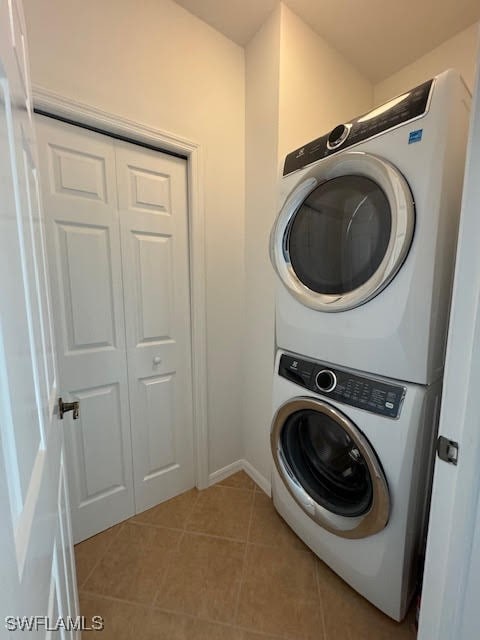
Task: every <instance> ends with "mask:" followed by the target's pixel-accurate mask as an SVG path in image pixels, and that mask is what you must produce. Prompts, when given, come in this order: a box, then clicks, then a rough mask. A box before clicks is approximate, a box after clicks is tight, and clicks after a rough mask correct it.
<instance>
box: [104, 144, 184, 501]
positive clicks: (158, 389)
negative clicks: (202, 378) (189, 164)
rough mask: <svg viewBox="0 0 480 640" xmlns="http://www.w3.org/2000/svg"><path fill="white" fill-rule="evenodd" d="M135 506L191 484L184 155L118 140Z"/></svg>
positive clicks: (119, 202)
mask: <svg viewBox="0 0 480 640" xmlns="http://www.w3.org/2000/svg"><path fill="white" fill-rule="evenodd" d="M115 148H116V162H117V184H118V204H119V212H120V226H121V237H122V265H123V282H124V287H125V294H124V295H125V319H126V330H127V354H128V355H127V360H128V373H129V389H130V407H131V412H132V443H133V467H134V477H135V501H136V508H137V512H140V511H143V510H144V509H147V508H149V507H151V506H153V505H155V504H157V503H158V502H160V501H162V500H166V499H168V498H171V497H172V496H174V495H176V494H178V493H180V492H181V491H184V490H186V489H189V488H191V487H192V486H193V485H194V465H193V427H192V388H191V345H190V303H189V298H190V296H189V264H188V216H187V174H186V161H185V160H183V159H181V158H175V157H172V156H169V155H166V154H162V153H158V152H156V151H150V150H148V149H143V148H139V147H136V146H134V145H131V144H128V143H123V142H118V141H115Z"/></svg>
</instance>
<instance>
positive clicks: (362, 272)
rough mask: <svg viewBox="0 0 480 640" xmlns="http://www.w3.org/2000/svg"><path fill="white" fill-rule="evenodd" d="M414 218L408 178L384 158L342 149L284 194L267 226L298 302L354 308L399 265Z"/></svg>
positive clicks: (381, 286) (276, 257) (325, 307)
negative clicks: (278, 208)
mask: <svg viewBox="0 0 480 640" xmlns="http://www.w3.org/2000/svg"><path fill="white" fill-rule="evenodd" d="M414 221H415V214H414V205H413V198H412V194H411V192H410V189H409V187H408V184H407V182H406V181H405V179H404V178H403V176H402V175H401V174H400V173H399V172H398V171H397V170H396V169H395V168H394V167H393V166H392V165H391V164H390V163H389V162H387V161H386V160H383V159H381V158H379V157H377V156H373V155H370V154H366V153H363V152H344V153H342V154H341V155H339V156H338V157H332V158H328V159H326V160H323V161H321V162H320V163H318V164H317V165H316V166H315V167H314V168H312V170H311V171H310V172H309V173H308V174H307V175H306V176H305V178H304V179H303V180H302V182H301V183H300V184H299V185H297V187H296V188H295V189H294V191H293V192H292V193H291V194H290V196H289V197H288V199H287V201H286V203H285V205H284V206H283V208H282V210H281V211H280V213H279V215H278V218H277V221H276V223H275V226H274V228H273V230H272V235H271V239H270V254H271V259H272V263H273V265H274V267H275V269H276V271H277V273H278V275H279V277H280V278H281V280H282V282H283V284H284V285H285V286H286V287H287V289H288V290H289V291H290V293H291V294H292V295H293V296H294V297H295V298H297V300H299V301H300V302H301V303H302V304H304V305H306V306H308V307H310V308H312V309H317V310H319V311H346V310H347V309H353V308H355V307H358V306H359V305H361V304H364V303H365V302H367V301H368V300H370V299H371V298H373V297H374V296H376V295H377V294H378V293H380V291H382V289H384V288H385V287H386V286H387V284H388V283H389V282H390V281H391V280H392V278H393V277H394V276H395V274H396V273H397V272H398V270H399V268H400V267H401V265H402V263H403V261H404V260H405V258H406V256H407V253H408V250H409V248H410V244H411V242H412V237H413V229H414Z"/></svg>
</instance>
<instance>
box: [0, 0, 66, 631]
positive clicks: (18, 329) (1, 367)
mask: <svg viewBox="0 0 480 640" xmlns="http://www.w3.org/2000/svg"><path fill="white" fill-rule="evenodd" d="M37 176H38V173H37V151H36V148H35V138H34V128H33V122H32V111H31V99H30V90H29V78H28V66H27V49H26V39H25V24H24V19H23V14H22V9H21V4H20V2H19V1H18V0H10V1H8V2H7V1H6V0H0V519H1V526H0V548H1V550H2V563H1V569H0V584H1V587H0V588H1V594H2V595H1V598H0V603H1V604H0V607H1V612H0V619H1V625H2V628H3V629H5V626H6V625H7V627H6V628H7V629H11V630H14V629H16V628H17V626H16V625H18V619H17V618H18V617H24V616H26V617H28V616H33V615H40V616H49V617H50V619H49V621H48V624H50V625H55V624H56V622H57V620H56V618H57V616H76V615H77V612H78V598H77V592H76V580H75V567H74V563H73V554H72V541H71V531H70V521H69V507H68V498H67V490H66V482H65V475H64V464H63V424H62V423H61V422H60V421H59V419H58V413H57V409H56V401H57V375H56V364H55V353H54V345H53V339H52V336H53V330H52V318H51V312H50V300H49V291H48V285H47V268H46V256H45V248H44V222H43V218H42V213H41V207H40V200H39V189H38V184H37ZM6 616H12V618H9V619H8V620H5V617H6ZM3 633H5V634H6V633H7V632H6V631H5V630H4V632H3ZM9 635H10V634H9ZM34 635H35V637H43V638H47V637H51V632H49V631H48V630H46V629H45V628H42V629H41V630H40V631H39V632H38V633H37V634H34ZM56 635H58V634H56ZM75 635H76V632H74V631H67V630H65V629H63V630H62V632H61V637H62V638H67V637H69V638H70V637H74V636H75ZM2 637H3V634H2Z"/></svg>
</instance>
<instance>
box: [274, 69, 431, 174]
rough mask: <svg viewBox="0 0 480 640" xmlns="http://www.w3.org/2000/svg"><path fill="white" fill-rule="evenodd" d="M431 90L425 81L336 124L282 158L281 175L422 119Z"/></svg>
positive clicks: (429, 83)
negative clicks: (360, 114)
mask: <svg viewBox="0 0 480 640" xmlns="http://www.w3.org/2000/svg"><path fill="white" fill-rule="evenodd" d="M432 86H433V80H428V81H427V82H424V83H423V84H421V85H419V86H418V87H415V89H412V90H411V91H408V92H406V93H405V94H403V95H402V96H399V97H398V98H394V99H393V100H390V101H389V102H387V103H386V104H384V105H382V106H381V107H377V108H376V109H374V110H373V111H370V112H369V113H366V114H364V115H362V116H360V117H358V118H355V119H354V120H351V121H350V122H348V123H346V124H339V125H337V126H336V127H335V128H334V129H332V131H330V132H329V133H327V134H325V135H324V136H321V137H320V138H317V139H316V140H312V142H309V143H308V144H306V145H304V146H303V147H300V149H295V151H292V152H291V153H289V154H288V156H287V157H286V158H285V164H284V167H283V175H284V176H286V175H288V174H289V173H293V172H294V171H297V170H298V169H303V167H306V166H308V165H309V164H311V163H312V162H316V161H317V160H321V159H322V158H325V157H327V156H329V155H332V154H333V153H336V152H337V151H340V150H342V149H346V148H347V147H350V146H352V145H354V144H358V143H359V142H363V141H364V140H367V139H368V138H372V137H373V136H376V135H378V134H379V133H382V132H383V131H387V130H388V129H393V127H397V126H399V125H401V124H404V123H405V122H408V121H410V120H414V119H415V118H419V117H420V116H423V115H424V114H425V113H426V111H427V109H428V101H429V98H430V93H431V91H432Z"/></svg>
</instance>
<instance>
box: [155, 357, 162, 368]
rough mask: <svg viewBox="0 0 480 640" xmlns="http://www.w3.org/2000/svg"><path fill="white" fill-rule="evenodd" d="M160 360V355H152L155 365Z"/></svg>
mask: <svg viewBox="0 0 480 640" xmlns="http://www.w3.org/2000/svg"><path fill="white" fill-rule="evenodd" d="M161 362H162V359H161V357H160V356H154V357H153V364H154V365H155V366H156V365H159V364H160V363H161Z"/></svg>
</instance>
